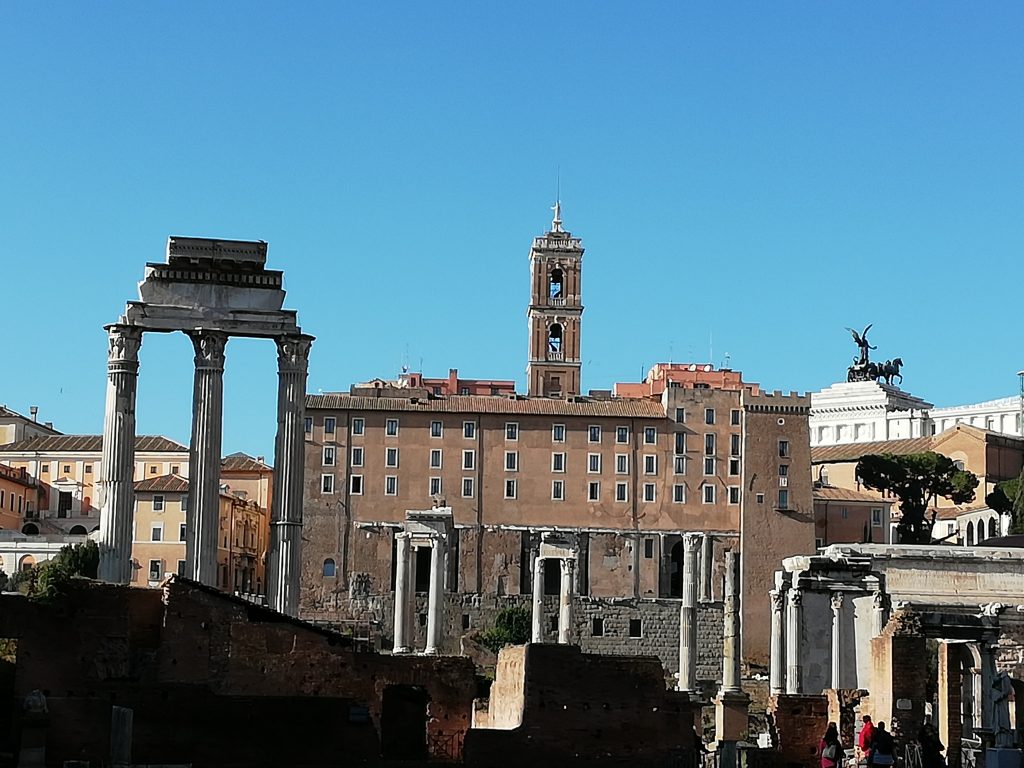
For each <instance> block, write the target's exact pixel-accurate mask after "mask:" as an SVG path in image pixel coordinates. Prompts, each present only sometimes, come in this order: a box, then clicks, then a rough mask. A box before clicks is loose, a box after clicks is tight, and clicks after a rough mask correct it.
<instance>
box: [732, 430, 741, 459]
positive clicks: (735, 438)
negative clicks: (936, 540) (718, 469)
mask: <svg viewBox="0 0 1024 768" xmlns="http://www.w3.org/2000/svg"><path fill="white" fill-rule="evenodd" d="M729 455H730V456H739V455H740V436H739V435H729Z"/></svg>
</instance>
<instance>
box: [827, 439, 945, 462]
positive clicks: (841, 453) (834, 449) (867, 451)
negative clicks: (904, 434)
mask: <svg viewBox="0 0 1024 768" xmlns="http://www.w3.org/2000/svg"><path fill="white" fill-rule="evenodd" d="M934 439H935V438H933V437H930V436H929V437H912V438H909V439H907V440H879V441H877V442H873V443H843V444H842V445H818V446H815V447H813V448H811V463H812V464H828V463H831V462H838V461H857V460H858V459H860V458H861V457H862V456H869V455H871V454H879V453H892V454H895V455H897V456H906V455H907V454H910V453H922V452H924V451H930V450H932V444H933V440H934Z"/></svg>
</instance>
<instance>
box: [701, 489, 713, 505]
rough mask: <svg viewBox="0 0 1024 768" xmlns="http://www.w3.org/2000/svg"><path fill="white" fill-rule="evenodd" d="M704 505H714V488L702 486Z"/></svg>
mask: <svg viewBox="0 0 1024 768" xmlns="http://www.w3.org/2000/svg"><path fill="white" fill-rule="evenodd" d="M704 503H705V504H714V503H715V486H713V485H705V486H704Z"/></svg>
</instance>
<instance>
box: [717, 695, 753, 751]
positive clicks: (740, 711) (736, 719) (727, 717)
mask: <svg viewBox="0 0 1024 768" xmlns="http://www.w3.org/2000/svg"><path fill="white" fill-rule="evenodd" d="M749 709H750V697H749V696H748V695H747V694H745V693H744V692H743V691H719V692H718V695H717V696H715V740H716V741H718V742H723V741H742V740H743V739H745V738H746V737H747V731H748V729H749V727H750V726H749V723H748V711H749Z"/></svg>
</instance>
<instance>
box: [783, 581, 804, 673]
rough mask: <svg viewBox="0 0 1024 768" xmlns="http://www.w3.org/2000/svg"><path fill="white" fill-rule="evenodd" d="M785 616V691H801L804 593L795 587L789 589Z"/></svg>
mask: <svg viewBox="0 0 1024 768" xmlns="http://www.w3.org/2000/svg"><path fill="white" fill-rule="evenodd" d="M788 595H789V611H788V615H787V616H786V693H802V687H801V683H800V634H801V632H802V631H803V599H804V595H803V592H801V591H800V590H799V589H797V588H796V587H792V588H790V590H789V593H788Z"/></svg>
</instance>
